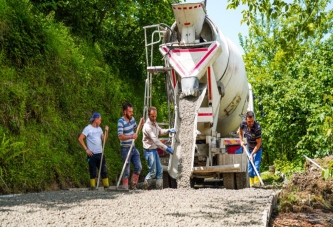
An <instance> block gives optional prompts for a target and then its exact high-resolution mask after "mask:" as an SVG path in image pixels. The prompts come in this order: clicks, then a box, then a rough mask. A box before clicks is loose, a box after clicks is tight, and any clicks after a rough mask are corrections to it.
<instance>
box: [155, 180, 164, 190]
mask: <svg viewBox="0 0 333 227" xmlns="http://www.w3.org/2000/svg"><path fill="white" fill-rule="evenodd" d="M156 189H158V190H162V189H163V179H157V180H156Z"/></svg>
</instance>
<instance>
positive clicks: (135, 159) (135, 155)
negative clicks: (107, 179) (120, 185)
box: [120, 147, 142, 179]
mask: <svg viewBox="0 0 333 227" xmlns="http://www.w3.org/2000/svg"><path fill="white" fill-rule="evenodd" d="M129 149H130V148H129V147H121V148H120V151H121V159H122V160H123V164H124V163H125V161H126V157H127V154H128V152H129ZM130 162H131V163H132V164H133V166H134V173H135V174H140V173H141V170H142V165H141V160H140V153H139V151H138V150H137V149H136V148H135V147H133V148H132V151H131V154H130V156H129V157H128V161H127V164H126V167H125V170H124V174H123V179H126V178H127V179H128V178H129V176H130V170H131V166H130Z"/></svg>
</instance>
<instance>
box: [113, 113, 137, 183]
mask: <svg viewBox="0 0 333 227" xmlns="http://www.w3.org/2000/svg"><path fill="white" fill-rule="evenodd" d="M142 122H143V118H141V119H140V123H139V126H138V127H137V130H136V133H138V131H139V130H140V128H141V125H142ZM134 142H135V139H133V140H132V144H131V147H130V149H129V151H128V153H127V156H126V160H125V162H124V166H123V169H122V170H121V173H120V176H119V180H118V183H117V187H116V188H117V189H118V187H119V184H120V181H121V178H122V177H123V174H124V171H125V168H126V165H127V162H128V158H129V156H130V154H131V151H132V148H133V146H134Z"/></svg>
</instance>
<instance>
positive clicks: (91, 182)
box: [90, 178, 96, 190]
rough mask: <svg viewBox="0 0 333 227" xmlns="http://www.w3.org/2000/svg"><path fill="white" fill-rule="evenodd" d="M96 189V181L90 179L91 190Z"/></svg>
mask: <svg viewBox="0 0 333 227" xmlns="http://www.w3.org/2000/svg"><path fill="white" fill-rule="evenodd" d="M95 189H96V179H95V178H94V179H90V190H95Z"/></svg>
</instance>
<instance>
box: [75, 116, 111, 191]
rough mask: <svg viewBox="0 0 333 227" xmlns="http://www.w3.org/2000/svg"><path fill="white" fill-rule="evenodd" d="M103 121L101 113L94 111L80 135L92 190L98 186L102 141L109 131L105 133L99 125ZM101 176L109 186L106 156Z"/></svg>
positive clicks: (107, 129)
mask: <svg viewBox="0 0 333 227" xmlns="http://www.w3.org/2000/svg"><path fill="white" fill-rule="evenodd" d="M101 122H102V117H101V114H100V113H94V114H93V116H92V117H91V119H90V124H89V125H87V126H86V127H85V128H84V129H83V131H82V133H81V135H80V136H79V142H80V144H81V146H82V147H83V149H84V150H85V151H86V153H87V160H88V164H89V173H90V188H91V189H92V190H93V189H95V188H96V175H97V174H96V169H99V166H100V162H101V157H102V151H103V145H102V141H104V140H106V139H107V133H105V134H106V135H104V134H103V130H102V128H101V127H100V126H99V125H100V124H101ZM105 131H106V132H107V131H109V127H108V126H107V125H106V126H105ZM84 139H86V143H87V145H86V144H85V142H84ZM101 176H102V182H103V185H104V188H108V187H109V179H108V176H107V169H106V162H105V156H103V160H102V168H101Z"/></svg>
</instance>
